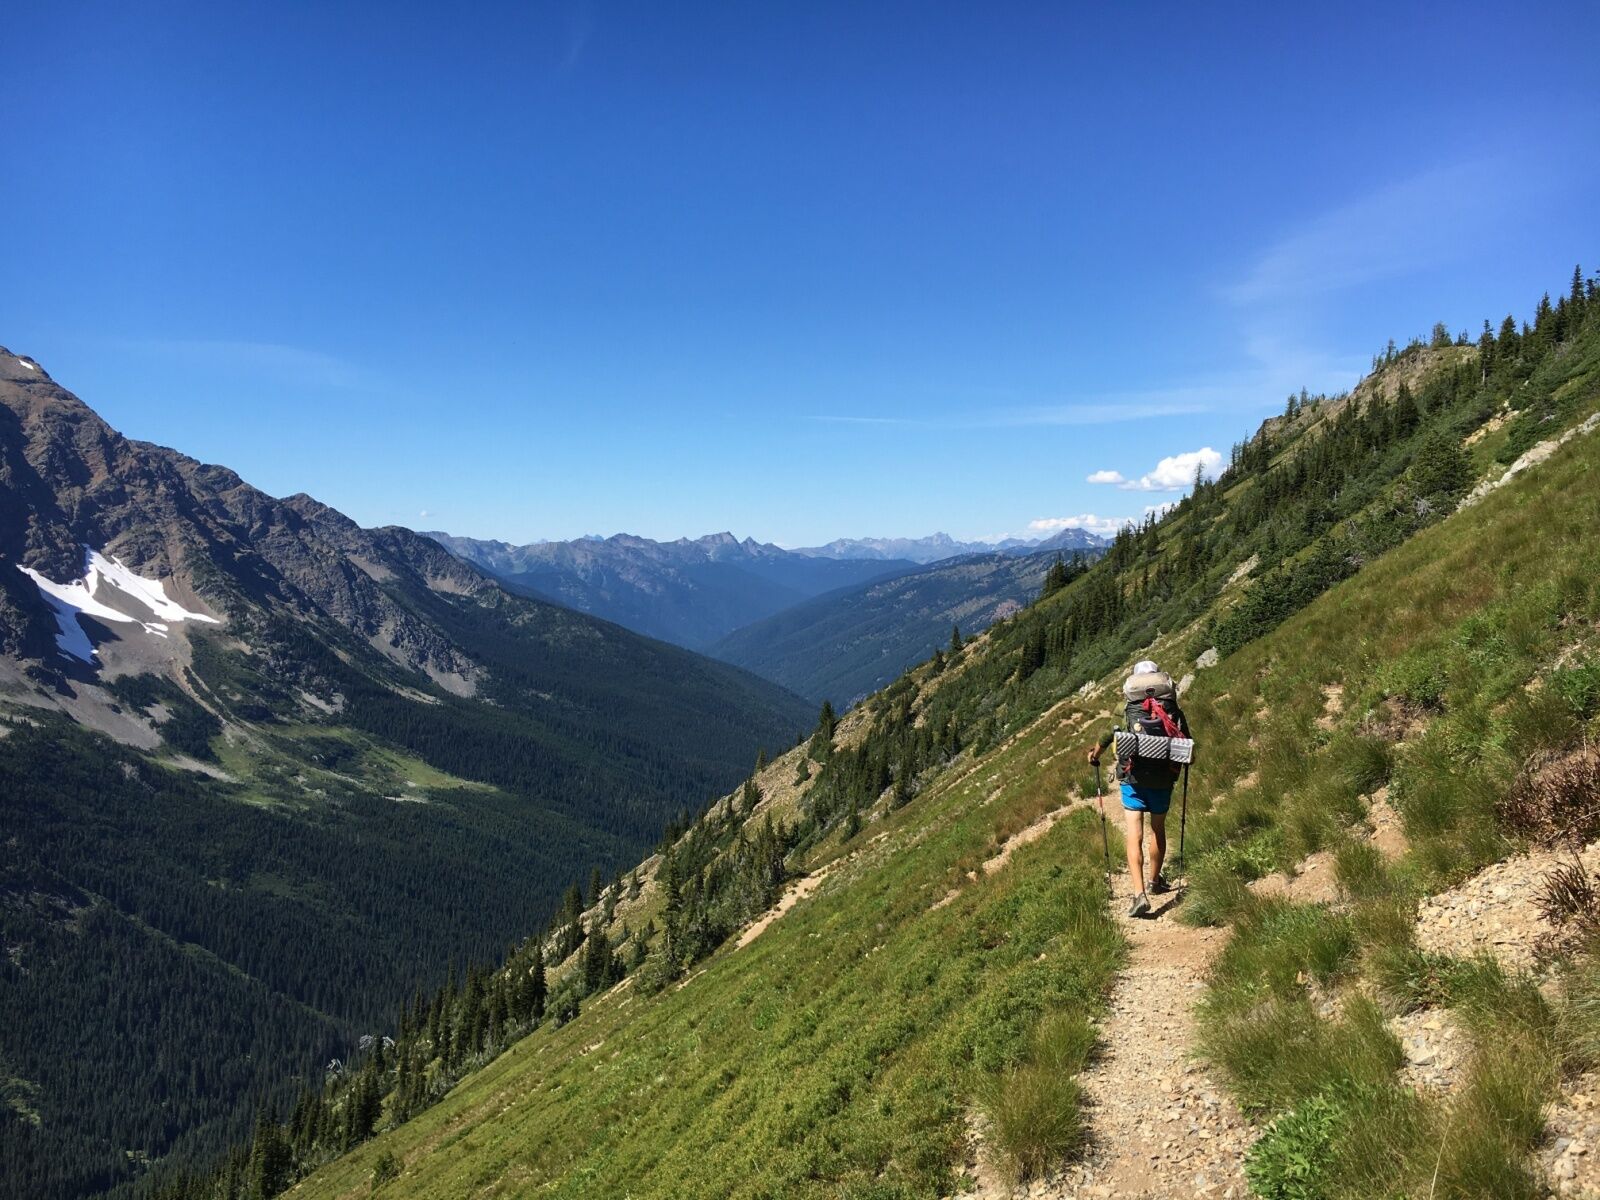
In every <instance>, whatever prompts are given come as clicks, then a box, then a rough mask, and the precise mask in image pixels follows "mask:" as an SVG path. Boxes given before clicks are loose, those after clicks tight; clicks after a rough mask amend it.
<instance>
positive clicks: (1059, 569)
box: [1040, 554, 1070, 596]
mask: <svg viewBox="0 0 1600 1200" xmlns="http://www.w3.org/2000/svg"><path fill="white" fill-rule="evenodd" d="M1068 582H1070V581H1069V580H1068V579H1067V564H1066V563H1064V562H1062V561H1061V555H1059V554H1058V555H1056V560H1055V562H1053V563H1051V564H1050V569H1049V570H1048V571H1046V572H1045V576H1044V590H1043V591H1042V592H1041V593H1040V594H1041V596H1054V595H1055V594H1056V593H1057V592H1059V591H1060V590H1061V589H1062V588H1064V587H1066V586H1067V584H1068Z"/></svg>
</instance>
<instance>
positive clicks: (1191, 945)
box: [966, 893, 1255, 1200]
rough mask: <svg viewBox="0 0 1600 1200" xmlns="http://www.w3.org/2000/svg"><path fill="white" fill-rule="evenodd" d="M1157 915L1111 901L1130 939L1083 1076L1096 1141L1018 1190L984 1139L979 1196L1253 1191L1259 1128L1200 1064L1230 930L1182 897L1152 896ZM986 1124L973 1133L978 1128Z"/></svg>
mask: <svg viewBox="0 0 1600 1200" xmlns="http://www.w3.org/2000/svg"><path fill="white" fill-rule="evenodd" d="M1155 899H1156V900H1157V906H1156V908H1155V910H1154V913H1153V914H1152V916H1150V917H1145V918H1140V919H1132V918H1129V917H1128V916H1126V915H1125V914H1126V909H1127V905H1128V898H1127V897H1126V896H1125V895H1118V896H1117V897H1116V898H1115V899H1113V900H1112V901H1111V908H1112V913H1113V915H1114V917H1115V919H1116V921H1117V923H1118V926H1119V927H1120V928H1121V930H1122V932H1123V934H1124V935H1125V936H1126V937H1127V939H1128V948H1129V953H1128V961H1127V964H1126V965H1125V966H1124V968H1123V970H1122V972H1121V973H1120V974H1119V975H1118V976H1117V981H1116V984H1115V985H1114V987H1113V989H1112V993H1111V1000H1110V1006H1109V1011H1108V1012H1107V1014H1106V1016H1105V1019H1104V1020H1103V1021H1102V1022H1101V1025H1100V1030H1101V1042H1100V1046H1099V1048H1098V1049H1097V1051H1096V1055H1095V1057H1094V1059H1093V1060H1092V1061H1091V1062H1090V1063H1089V1066H1088V1067H1087V1068H1086V1069H1085V1070H1084V1072H1083V1074H1082V1075H1081V1076H1080V1082H1081V1084H1082V1086H1083V1118H1084V1125H1085V1128H1086V1130H1087V1143H1086V1145H1085V1147H1084V1149H1083V1151H1082V1153H1081V1155H1080V1156H1079V1157H1078V1158H1076V1159H1075V1160H1074V1161H1073V1162H1071V1163H1068V1164H1066V1165H1064V1166H1063V1167H1061V1168H1060V1169H1059V1170H1057V1171H1056V1172H1054V1173H1052V1174H1051V1175H1050V1176H1049V1177H1047V1178H1045V1179H1041V1180H1034V1181H1033V1182H1031V1183H1025V1184H1019V1185H1018V1186H1017V1187H1015V1188H1012V1187H1010V1186H1008V1185H1007V1184H1006V1183H1005V1182H1004V1180H1003V1177H1002V1173H1001V1172H1000V1171H999V1170H998V1169H997V1168H996V1166H995V1164H994V1163H993V1161H992V1158H991V1155H990V1153H989V1150H988V1147H987V1146H985V1145H984V1144H983V1142H982V1139H981V1136H980V1137H975V1138H974V1142H975V1146H974V1153H973V1155H972V1161H971V1162H970V1163H969V1166H968V1174H969V1176H970V1177H971V1178H972V1179H973V1180H975V1182H976V1188H975V1190H974V1191H971V1192H968V1193H966V1195H967V1196H969V1197H976V1198H977V1200H1008V1198H1011V1197H1019V1198H1020V1197H1029V1198H1034V1200H1079V1198H1084V1200H1087V1198H1089V1197H1095V1198H1100V1197H1105V1198H1107V1200H1109V1198H1112V1197H1115V1198H1116V1200H1188V1198H1189V1197H1214V1198H1216V1200H1238V1198H1240V1197H1243V1196H1244V1195H1245V1194H1246V1191H1247V1189H1246V1185H1245V1179H1244V1155H1245V1151H1246V1150H1247V1149H1248V1148H1249V1146H1250V1143H1251V1142H1252V1141H1253V1140H1254V1138H1255V1133H1254V1131H1253V1130H1252V1129H1251V1127H1250V1125H1249V1123H1248V1122H1247V1121H1246V1120H1245V1119H1244V1117H1243V1116H1241V1115H1240V1113H1239V1110H1238V1109H1237V1107H1235V1105H1234V1104H1233V1102H1232V1101H1231V1100H1229V1099H1228V1098H1227V1096H1226V1095H1225V1094H1224V1093H1223V1091H1222V1089H1221V1088H1220V1087H1218V1086H1216V1085H1215V1084H1214V1083H1212V1081H1211V1080H1210V1079H1209V1078H1208V1077H1207V1075H1206V1074H1205V1071H1204V1069H1203V1068H1202V1066H1201V1065H1200V1064H1199V1063H1198V1062H1197V1061H1196V1060H1195V1057H1194V1043H1195V1016H1194V1007H1195V1003H1196V1001H1197V1000H1198V999H1199V997H1200V992H1201V990H1202V989H1203V988H1204V986H1205V976H1206V970H1207V967H1208V966H1209V965H1210V962H1211V959H1212V956H1213V955H1214V954H1215V953H1216V951H1217V950H1218V949H1219V948H1220V947H1221V945H1222V943H1223V941H1224V940H1226V938H1227V936H1228V931H1227V930H1226V929H1197V928H1193V927H1191V926H1187V925H1182V924H1179V922H1178V920H1177V913H1176V911H1174V910H1175V908H1176V906H1177V904H1178V902H1179V900H1180V899H1181V893H1173V894H1171V895H1169V896H1164V897H1159V898H1155ZM974 1132H975V1133H976V1132H977V1131H976V1130H975V1131H974Z"/></svg>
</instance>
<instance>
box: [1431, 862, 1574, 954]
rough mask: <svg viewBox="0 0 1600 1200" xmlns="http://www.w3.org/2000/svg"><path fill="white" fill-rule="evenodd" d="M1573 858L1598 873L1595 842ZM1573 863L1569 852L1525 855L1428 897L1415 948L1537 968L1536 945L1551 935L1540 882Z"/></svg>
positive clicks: (1495, 864)
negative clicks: (1542, 907) (1545, 914)
mask: <svg viewBox="0 0 1600 1200" xmlns="http://www.w3.org/2000/svg"><path fill="white" fill-rule="evenodd" d="M1578 859H1579V861H1581V862H1582V864H1583V867H1584V869H1585V870H1586V871H1588V872H1589V874H1590V875H1591V876H1593V875H1594V874H1596V872H1597V871H1600V841H1597V842H1591V843H1590V844H1589V845H1588V846H1585V847H1584V849H1583V851H1582V852H1581V853H1580V854H1579V855H1578ZM1572 861H1573V853H1572V851H1570V850H1530V851H1528V852H1527V853H1525V854H1518V855H1514V856H1512V857H1511V858H1507V859H1505V860H1503V861H1501V862H1497V863H1493V864H1491V865H1490V866H1487V867H1485V868H1484V869H1483V870H1481V871H1479V872H1478V873H1477V874H1476V875H1474V876H1472V877H1471V878H1470V879H1467V880H1465V881H1463V882H1462V883H1460V884H1458V885H1456V886H1455V887H1453V888H1450V889H1449V890H1448V891H1444V892H1440V893H1439V894H1438V895H1436V896H1429V897H1428V898H1427V899H1426V900H1424V901H1423V902H1422V906H1421V910H1420V911H1419V913H1418V915H1417V944H1418V945H1419V946H1421V947H1422V949H1424V950H1428V951H1432V952H1433V953H1436V954H1450V955H1454V956H1455V957H1458V958H1471V957H1472V956H1473V955H1475V954H1479V953H1485V954H1489V955H1492V956H1493V957H1494V958H1495V959H1496V960H1497V961H1498V962H1499V963H1500V965H1501V966H1502V967H1504V968H1506V969H1507V970H1510V971H1531V970H1534V969H1536V968H1537V967H1538V966H1539V965H1540V964H1539V962H1538V959H1537V955H1536V953H1535V951H1536V948H1537V945H1538V943H1539V941H1540V940H1541V938H1543V937H1544V936H1545V935H1547V934H1548V933H1550V932H1551V926H1550V924H1549V922H1547V921H1546V920H1545V918H1544V916H1543V913H1542V910H1541V906H1540V898H1541V896H1542V894H1543V892H1544V885H1545V880H1546V877H1547V876H1549V874H1550V873H1551V872H1552V871H1554V870H1555V869H1556V868H1557V867H1559V866H1561V865H1563V864H1566V863H1571V862H1572Z"/></svg>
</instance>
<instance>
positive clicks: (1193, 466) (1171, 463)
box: [1089, 446, 1222, 492]
mask: <svg viewBox="0 0 1600 1200" xmlns="http://www.w3.org/2000/svg"><path fill="white" fill-rule="evenodd" d="M1221 465H1222V455H1221V454H1219V453H1217V452H1216V451H1215V450H1213V449H1212V448H1211V447H1210V446H1202V447H1201V448H1200V449H1198V450H1186V451H1184V452H1183V453H1182V454H1169V455H1168V456H1167V457H1166V458H1163V459H1162V460H1161V461H1160V462H1158V463H1157V464H1156V465H1155V469H1154V470H1153V471H1151V472H1149V473H1148V474H1146V475H1141V476H1139V478H1137V479H1127V478H1125V477H1124V476H1123V475H1122V473H1121V472H1120V471H1096V472H1095V473H1094V474H1093V475H1090V476H1089V482H1090V483H1109V484H1115V485H1116V486H1117V487H1119V488H1121V489H1122V490H1123V491H1125V492H1181V491H1183V489H1184V488H1186V487H1188V486H1189V485H1190V484H1191V483H1193V482H1194V473H1195V471H1196V470H1197V469H1198V470H1199V471H1201V472H1202V473H1203V474H1204V475H1205V477H1206V478H1207V479H1215V478H1216V477H1217V468H1218V467H1220V466H1221Z"/></svg>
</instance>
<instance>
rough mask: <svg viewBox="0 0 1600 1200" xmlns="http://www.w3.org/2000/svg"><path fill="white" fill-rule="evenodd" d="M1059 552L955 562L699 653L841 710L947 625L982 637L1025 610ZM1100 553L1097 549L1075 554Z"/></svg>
mask: <svg viewBox="0 0 1600 1200" xmlns="http://www.w3.org/2000/svg"><path fill="white" fill-rule="evenodd" d="M1074 532H1076V531H1074ZM1063 552H1064V551H1063V550H1060V549H1049V550H1040V551H1035V552H1034V553H1033V554H1026V555H1018V554H972V555H962V556H960V557H957V558H952V559H947V560H945V561H943V562H936V563H932V564H930V565H928V566H925V567H920V568H918V569H917V570H915V571H911V572H908V573H906V574H902V575H896V576H894V577H893V578H890V579H884V580H879V581H877V582H875V583H869V584H864V585H862V586H859V587H854V588H843V589H841V590H839V591H837V592H830V593H828V594H827V595H825V596H818V597H816V598H815V599H812V600H808V601H806V602H805V603H804V604H798V605H796V606H795V607H794V608H791V609H788V610H786V611H784V612H781V613H778V614H777V615H776V616H772V617H768V618H767V619H766V620H764V621H757V622H756V623H755V624H753V625H746V626H745V627H744V628H743V629H739V630H736V631H735V632H733V633H732V634H729V635H728V636H727V637H725V638H723V639H722V641H720V642H718V643H716V644H715V645H713V646H711V647H710V648H709V651H708V652H709V653H710V654H712V655H714V656H715V657H717V658H720V659H723V660H725V661H727V662H730V663H734V664H736V665H738V666H741V667H744V668H746V669H747V670H750V671H753V672H755V673H756V674H757V675H760V676H763V677H764V678H767V679H770V680H772V681H773V682H775V683H781V684H782V685H783V686H784V687H786V688H788V689H789V690H790V691H793V692H798V693H799V694H800V695H802V696H805V697H807V698H808V699H811V700H816V701H821V700H831V701H832V702H833V704H834V705H835V707H839V708H843V707H845V706H848V705H851V704H854V703H855V702H856V701H857V700H859V699H860V698H861V697H863V696H865V695H867V694H869V693H871V692H874V691H876V690H877V689H878V688H880V687H883V686H884V685H885V684H887V683H889V682H890V681H892V680H894V679H895V678H897V677H898V676H899V675H900V674H901V672H903V671H904V670H905V669H906V668H907V667H909V666H911V665H912V664H914V663H918V662H921V661H922V660H923V659H925V658H927V657H928V656H929V655H931V654H932V653H933V652H934V650H935V649H937V648H938V647H940V646H943V645H945V644H946V643H947V642H948V641H949V640H950V627H951V626H952V625H955V626H959V627H960V629H961V632H962V634H963V635H966V636H970V635H972V634H975V633H981V632H983V631H984V630H985V629H987V628H988V627H989V626H990V625H992V624H993V623H994V622H995V621H997V620H999V619H1001V618H1002V617H1006V616H1009V615H1010V614H1011V613H1014V612H1016V611H1018V610H1019V609H1020V608H1022V607H1023V606H1025V605H1027V604H1029V603H1031V602H1032V601H1033V600H1034V599H1035V598H1036V597H1037V596H1038V595H1039V589H1040V587H1041V585H1042V584H1043V583H1044V576H1045V572H1046V571H1048V570H1049V569H1050V564H1051V563H1053V562H1054V561H1055V560H1056V557H1057V555H1058V554H1061V553H1063ZM1104 552H1105V551H1104V548H1103V547H1101V546H1098V545H1097V546H1094V547H1091V548H1088V549H1084V550H1078V551H1074V553H1081V554H1083V555H1084V556H1085V557H1086V558H1098V557H1099V556H1100V555H1101V554H1103V553H1104Z"/></svg>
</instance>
